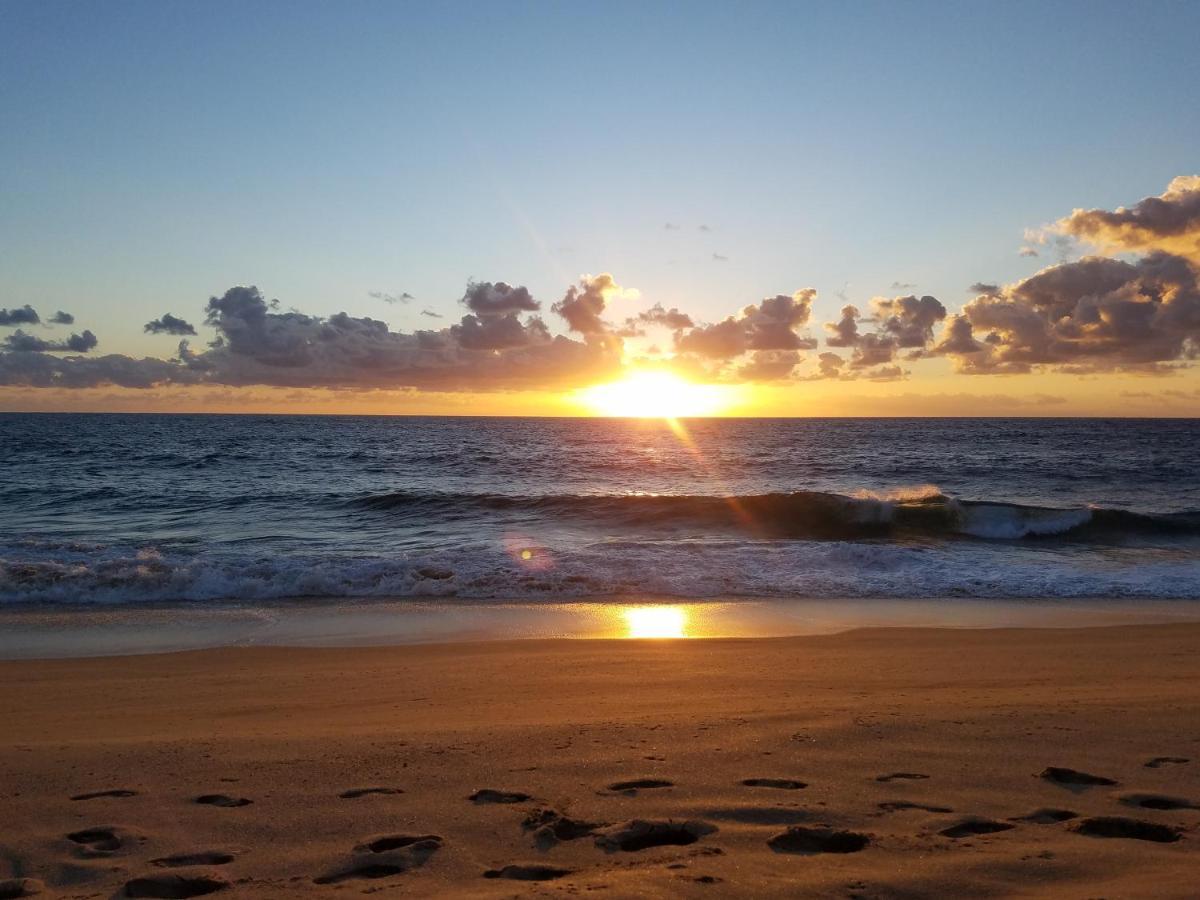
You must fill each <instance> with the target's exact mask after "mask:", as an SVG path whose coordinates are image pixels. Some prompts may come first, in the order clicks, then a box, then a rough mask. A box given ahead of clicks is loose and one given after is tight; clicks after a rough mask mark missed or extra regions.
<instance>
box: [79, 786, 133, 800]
mask: <svg viewBox="0 0 1200 900" xmlns="http://www.w3.org/2000/svg"><path fill="white" fill-rule="evenodd" d="M136 796H137V791H130V790H126V789H125V788H113V789H112V790H108V791H92V792H91V793H90V794H76V795H75V796H74V797H72V798H71V799H72V800H99V799H100V798H101V797H136Z"/></svg>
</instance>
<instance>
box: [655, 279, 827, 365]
mask: <svg viewBox="0 0 1200 900" xmlns="http://www.w3.org/2000/svg"><path fill="white" fill-rule="evenodd" d="M816 295H817V292H816V291H815V290H813V289H812V288H805V289H804V290H799V291H796V292H795V293H794V294H790V295H789V294H777V295H776V296H774V297H767V298H766V299H765V300H763V301H761V302H760V303H758V304H751V305H750V306H747V307H745V308H743V309H742V311H741V314H740V315H738V316H736V317H735V316H730V317H729V318H727V319H724V320H723V321H721V322H717V323H716V324H713V325H698V326H696V327H694V328H691V329H689V330H687V331H683V332H681V333H680V334H679V335H678V336H677V338H676V341H675V346H676V349H678V350H679V351H681V352H684V353H692V354H696V355H697V356H700V357H706V358H708V359H732V358H734V357H736V356H740V355H742V354H743V353H746V352H749V351H752V350H807V349H812V348H813V347H815V346H816V343H817V342H816V341H815V340H813V339H812V338H809V337H807V336H801V335H800V334H798V333H797V330H798V329H800V328H802V327H804V326H805V325H807V324H808V321H809V318H810V317H811V315H812V302H813V300H814V299H815V298H816Z"/></svg>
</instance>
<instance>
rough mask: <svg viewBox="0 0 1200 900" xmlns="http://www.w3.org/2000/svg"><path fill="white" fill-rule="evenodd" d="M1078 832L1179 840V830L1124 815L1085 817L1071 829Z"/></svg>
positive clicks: (1150, 839) (1146, 839)
mask: <svg viewBox="0 0 1200 900" xmlns="http://www.w3.org/2000/svg"><path fill="white" fill-rule="evenodd" d="M1071 830H1072V831H1074V832H1075V833H1076V834H1085V835H1087V836H1088V837H1101V838H1130V839H1132V840H1135V841H1154V842H1155V843H1159V844H1172V843H1174V842H1175V841H1177V840H1179V837H1180V835H1179V830H1178V829H1176V828H1171V827H1169V826H1167V825H1159V824H1157V823H1155V822H1143V821H1141V820H1140V819H1127V818H1125V817H1124V816H1095V817H1093V818H1090V819H1083V820H1082V821H1081V822H1079V824H1078V825H1076V826H1075V827H1074V828H1072V829H1071Z"/></svg>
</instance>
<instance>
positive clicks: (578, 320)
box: [551, 272, 625, 341]
mask: <svg viewBox="0 0 1200 900" xmlns="http://www.w3.org/2000/svg"><path fill="white" fill-rule="evenodd" d="M624 293H625V292H624V290H623V289H622V287H621V286H620V285H619V284H617V283H616V281H614V280H613V277H612V275H610V274H608V273H607V272H604V273H601V274H600V275H595V276H592V275H585V276H584V277H583V278H581V279H580V280H579V283H578V284H573V285H571V286H570V287H569V288H567V293H566V294H565V295H564V296H563V298H562V299H561V300H559V301H558V302H557V303H555V304H554V306H553V307H551V308H552V309H553V310H554V312H556V313H558V315H560V316H562V317H563V319H564V320H565V321H566V323H567V327H568V328H569V329H570V330H571V331H576V332H578V333H579V334H582V335H583V337H584V340H591V341H594V340H598V339H603V338H606V337H609V336H611V331H610V329H609V326H608V324H607V323H606V322H605V321H604V320H603V318H602V316H603V315H604V310H605V308H606V306H607V304H608V300H609V299H610V298H612V297H619V296H621V295H622V294H624Z"/></svg>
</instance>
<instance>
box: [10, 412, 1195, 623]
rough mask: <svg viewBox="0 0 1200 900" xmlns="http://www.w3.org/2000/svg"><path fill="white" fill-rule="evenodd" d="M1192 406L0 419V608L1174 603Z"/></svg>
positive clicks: (1189, 533)
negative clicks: (412, 600) (1058, 416)
mask: <svg viewBox="0 0 1200 900" xmlns="http://www.w3.org/2000/svg"><path fill="white" fill-rule="evenodd" d="M1198 449H1200V421H1197V420H1155V421H1146V420H1078V419H1074V420H1066V419H1064V420H1046V419H1001V420H998V419H976V420H963V419H960V420H928V419H914V420H895V419H892V420H878V419H873V420H869V419H859V420H854V419H836V420H832V419H831V420H812V419H800V420H796V419H792V420H778V419H777V420H765V419H758V420H746V419H742V420H691V421H687V422H684V423H681V425H680V426H679V427H678V428H672V427H671V426H670V425H669V424H668V423H665V422H662V421H657V420H600V419H587V420H578V419H574V420H565V419H471V418H375V417H277V416H130V415H22V414H6V415H0V460H2V463H0V465H2V466H3V475H4V477H3V478H2V479H0V602H5V603H14V602H22V601H32V602H41V603H70V602H95V603H136V602H139V601H141V602H144V601H187V602H204V601H217V600H223V599H238V600H265V599H272V598H288V597H356V598H361V597H387V598H403V597H421V598H430V597H439V596H441V597H461V598H473V599H534V600H536V599H566V598H575V597H588V596H592V597H597V596H598V597H607V596H619V597H621V598H623V599H628V598H631V597H645V596H671V597H690V598H702V597H740V596H744V597H764V596H765V597H770V596H795V597H895V598H907V597H967V598H969V597H989V598H991V597H998V598H1037V599H1041V598H1044V599H1048V600H1053V599H1054V598H1066V597H1071V598H1076V597H1126V598H1128V597H1135V598H1136V597H1145V598H1197V597H1200V454H1198Z"/></svg>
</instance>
